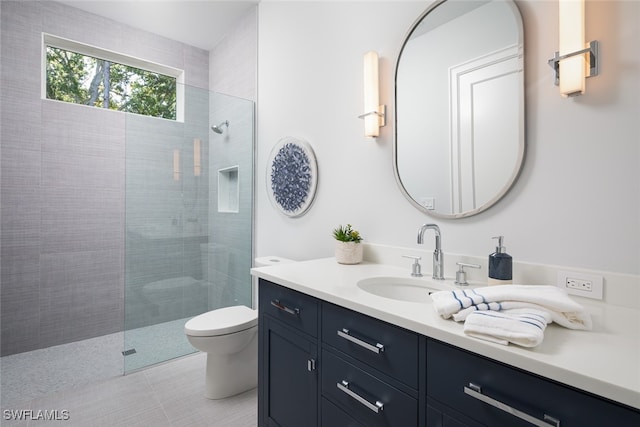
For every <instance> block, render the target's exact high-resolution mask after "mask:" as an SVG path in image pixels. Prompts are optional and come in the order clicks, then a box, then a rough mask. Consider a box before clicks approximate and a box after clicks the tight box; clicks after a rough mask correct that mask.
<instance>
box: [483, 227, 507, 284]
mask: <svg viewBox="0 0 640 427" xmlns="http://www.w3.org/2000/svg"><path fill="white" fill-rule="evenodd" d="M492 239H498V246H497V247H496V251H495V252H494V253H492V254H491V255H489V280H488V284H489V285H509V284H511V283H513V280H512V279H513V267H512V265H513V259H512V258H511V255H509V254H508V253H507V252H506V248H505V247H504V246H502V241H503V240H504V236H497V237H492Z"/></svg>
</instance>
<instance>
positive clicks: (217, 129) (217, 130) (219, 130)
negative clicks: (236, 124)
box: [211, 120, 229, 134]
mask: <svg viewBox="0 0 640 427" xmlns="http://www.w3.org/2000/svg"><path fill="white" fill-rule="evenodd" d="M222 126H226V127H229V120H225V121H224V122H222V123H220V124H219V125H217V126H216V125H213V126H211V130H212V131H214V132H215V133H217V134H222V131H223V129H222Z"/></svg>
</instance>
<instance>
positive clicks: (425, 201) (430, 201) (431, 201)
mask: <svg viewBox="0 0 640 427" xmlns="http://www.w3.org/2000/svg"><path fill="white" fill-rule="evenodd" d="M420 204H421V205H422V206H424V208H425V209H429V210H434V209H435V208H436V199H435V198H434V197H422V198H421V199H420Z"/></svg>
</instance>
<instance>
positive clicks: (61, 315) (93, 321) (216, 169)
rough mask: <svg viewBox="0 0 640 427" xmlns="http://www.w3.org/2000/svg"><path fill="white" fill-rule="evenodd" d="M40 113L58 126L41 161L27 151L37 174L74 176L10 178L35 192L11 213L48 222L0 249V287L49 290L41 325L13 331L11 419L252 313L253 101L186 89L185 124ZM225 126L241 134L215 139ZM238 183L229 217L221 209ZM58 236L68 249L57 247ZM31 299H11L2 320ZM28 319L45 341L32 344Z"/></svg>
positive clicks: (65, 109) (187, 349)
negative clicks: (15, 410) (217, 322)
mask: <svg viewBox="0 0 640 427" xmlns="http://www.w3.org/2000/svg"><path fill="white" fill-rule="evenodd" d="M41 114H42V116H43V117H44V118H49V117H51V118H53V119H52V120H49V121H48V122H46V123H45V122H43V125H42V132H41V133H42V136H41V138H42V142H41V144H42V149H41V151H35V149H34V150H31V151H33V153H35V154H37V159H38V167H40V166H39V165H40V163H42V164H43V165H45V166H47V165H48V163H47V162H49V163H51V164H53V165H58V163H59V165H58V166H59V167H60V171H64V173H63V172H60V173H57V174H54V172H55V171H53V169H51V171H49V170H48V169H47V170H45V166H43V167H42V168H43V170H42V172H41V171H40V170H39V169H38V170H36V171H35V172H34V173H37V178H38V179H33V180H32V179H30V178H29V177H30V176H31V175H29V177H27V178H29V179H26V178H25V177H26V175H25V174H24V173H23V172H24V170H25V169H22V168H19V167H15V168H8V169H6V170H3V191H4V188H5V187H4V186H5V185H7V186H10V185H12V184H11V183H12V182H14V181H15V183H16V184H15V187H16V189H17V190H19V191H20V192H21V193H20V194H23V195H25V196H24V197H22V198H20V199H15V201H14V199H6V198H3V202H4V201H7V203H3V215H12V217H15V218H19V215H20V213H21V212H25V209H26V212H35V213H37V214H38V216H37V218H36V217H34V221H31V222H28V221H23V222H22V223H21V225H20V226H21V227H23V228H24V229H23V230H22V229H21V234H15V238H14V240H15V242H16V244H13V246H8V245H6V244H5V246H3V247H2V254H3V265H2V268H3V279H4V277H5V276H4V274H5V271H7V272H10V271H13V270H15V271H17V272H18V273H20V276H19V277H20V278H28V279H29V280H32V281H33V283H32V284H31V282H29V283H27V282H26V281H25V282H24V283H23V284H22V289H24V290H25V292H26V291H27V290H29V292H31V290H33V292H36V293H37V292H40V295H39V296H38V295H37V294H36V296H35V297H36V300H38V299H39V301H40V306H39V313H40V318H34V319H31V318H28V319H27V318H25V320H20V321H21V322H22V324H24V328H23V329H20V331H23V333H24V337H25V339H23V340H22V341H20V340H18V339H15V340H13V337H12V336H11V335H9V334H5V330H6V328H5V324H4V323H3V337H2V338H3V357H2V390H1V393H2V398H3V408H4V407H5V406H4V405H5V404H11V402H20V401H27V400H29V399H32V398H34V397H38V396H39V395H43V394H47V393H50V392H53V391H56V389H57V388H61V387H68V386H74V385H79V384H81V383H82V382H85V383H86V382H92V381H96V380H99V379H103V378H106V377H109V376H114V375H122V374H123V373H127V372H131V371H134V370H137V369H140V368H142V367H146V366H149V365H151V364H155V363H159V362H163V361H166V360H169V359H171V358H175V357H179V356H182V355H185V354H188V353H192V352H194V351H195V349H194V348H193V347H191V345H190V344H189V343H188V341H187V339H186V336H185V334H184V324H185V322H186V321H187V320H188V319H190V318H191V317H193V316H195V315H198V314H200V313H203V312H206V311H209V310H213V309H216V308H220V307H225V306H230V305H239V304H244V305H248V306H251V302H252V295H251V277H250V274H249V269H250V267H251V260H252V258H253V257H252V228H253V227H252V223H253V216H252V210H253V194H252V191H253V150H254V142H253V135H254V131H253V127H254V104H253V102H252V101H249V100H246V99H240V98H236V97H232V96H227V95H222V94H218V93H214V92H209V91H207V90H204V89H200V88H195V87H185V88H184V120H183V121H176V120H167V119H159V118H155V117H148V116H142V115H136V114H125V113H114V112H109V111H103V110H101V109H93V108H89V107H85V106H77V105H72V104H66V103H59V102H43V103H42V112H41ZM215 117H218V120H219V118H220V117H226V118H228V121H225V122H223V123H222V124H219V123H217V121H218V120H216V122H213V121H212V120H211V118H215ZM229 121H231V122H233V123H234V132H233V135H230V134H227V137H226V138H216V137H215V136H214V135H213V134H212V132H211V130H210V129H212V128H213V127H218V128H220V129H222V127H224V126H228V123H229ZM45 125H48V126H46V127H45ZM221 126H222V127H221ZM228 139H231V140H233V144H228V143H226V142H228V141H225V140H228ZM2 144H3V149H4V144H5V141H4V140H3V141H2ZM74 150H75V151H74ZM78 150H80V152H78ZM31 151H29V152H28V154H31ZM32 157H33V156H31V157H28V158H25V159H26V160H25V161H27V160H29V159H31V158H32ZM40 159H42V160H40ZM87 159H88V164H87ZM33 167H35V166H33ZM47 167H49V166H47ZM220 171H222V173H221V172H220ZM229 171H231V172H229ZM11 174H13V175H11ZM41 175H42V181H41V179H40V176H41ZM35 176H36V175H34V177H35ZM229 176H231V177H233V179H227V178H226V177H229ZM220 177H222V178H223V181H224V182H223V183H222V186H221V183H220V181H221V179H220ZM45 178H46V180H45ZM41 182H43V183H45V184H41ZM52 183H54V184H56V185H57V187H55V188H54V187H52V185H53V184H52ZM58 183H59V185H58ZM230 183H231V184H232V185H235V187H234V191H236V192H237V198H236V200H235V209H231V210H230V209H228V208H227V207H226V206H223V207H221V206H220V203H219V200H221V197H220V192H221V189H222V191H223V192H224V193H225V194H226V192H228V191H229V188H228V186H229V185H230ZM47 186H49V187H47ZM5 194H8V193H5ZM234 194H236V193H234ZM26 196H28V197H26ZM223 196H224V195H223ZM222 199H224V197H222ZM28 203H31V204H32V206H30V205H27V204H28ZM40 212H42V219H41V217H40ZM33 215H35V214H33ZM45 215H46V218H47V219H46V220H45ZM48 218H53V220H50V219H48ZM27 219H30V217H29V218H27ZM30 224H33V227H34V228H33V230H31V229H27V227H29V226H30ZM61 224H62V225H63V226H64V227H62V228H61ZM56 227H57V228H56ZM63 232H64V233H66V234H64V235H62V234H61V233H63ZM40 235H41V236H42V237H41V238H40V237H39V238H40V239H41V240H42V242H43V243H39V241H38V242H36V243H38V244H35V243H34V244H31V243H32V241H35V237H34V236H40ZM58 236H59V237H60V239H59V240H60V241H62V242H63V247H62V248H61V247H60V245H56V246H54V245H53V244H52V242H54V239H53V238H57V237H58ZM78 236H89V237H88V238H79V237H78ZM16 239H23V240H20V241H19V240H16ZM6 241H8V240H6V239H5V240H3V244H4V242H6ZM24 248H27V249H29V251H30V252H28V253H27V252H25V249H24ZM32 248H33V250H32ZM62 249H63V250H64V253H61V254H58V252H59V251H61V250H62ZM12 251H13V252H12ZM18 251H21V252H18ZM55 251H58V252H55ZM14 252H15V256H13V255H12V254H13V253H14ZM23 253H24V254H26V255H28V256H26V255H23ZM5 256H6V257H5ZM17 257H20V258H17ZM12 259H16V260H19V261H20V263H21V264H20V270H19V271H18V270H16V269H17V267H15V268H13V267H11V265H12V264H6V263H9V262H10V260H12ZM27 262H31V263H32V264H26V263H27ZM14 264H15V263H14ZM15 265H18V264H15ZM7 266H9V268H7V269H5V267H7ZM10 268H13V270H10ZM23 271H24V274H23V273H22V272H23ZM32 285H33V286H32ZM22 297H23V294H13V293H4V292H3V293H2V301H1V303H2V310H3V311H5V310H13V311H15V310H16V309H17V308H19V307H21V306H22V305H23V303H22V302H21V301H22V300H17V299H16V298H22ZM12 298H13V299H12ZM36 308H38V307H36ZM7 312H8V311H7ZM36 313H38V311H36ZM45 316H46V317H45ZM17 319H21V318H18V317H17ZM31 320H33V322H35V323H34V324H35V325H40V326H39V327H40V330H39V331H36V332H34V333H32V334H31V335H29V333H30V331H31V329H28V328H33V327H34V326H33V325H32V323H28V321H31ZM3 322H4V317H3ZM7 325H8V324H7ZM105 325H107V326H108V327H105ZM9 326H10V325H9ZM7 327H8V326H7ZM45 338H46V339H45ZM27 339H28V340H27ZM37 340H40V341H37ZM21 346H22V347H21Z"/></svg>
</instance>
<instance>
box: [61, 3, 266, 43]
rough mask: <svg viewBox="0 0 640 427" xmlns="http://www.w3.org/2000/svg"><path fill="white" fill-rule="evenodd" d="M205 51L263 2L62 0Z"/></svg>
mask: <svg viewBox="0 0 640 427" xmlns="http://www.w3.org/2000/svg"><path fill="white" fill-rule="evenodd" d="M59 1H60V2H61V3H65V4H68V5H70V6H73V7H76V8H78V9H82V10H85V11H87V12H91V13H95V14H97V15H101V16H104V17H106V18H110V19H113V20H115V21H118V22H122V23H124V24H127V25H131V26H132V27H136V28H139V29H142V30H146V31H149V32H152V33H155V34H159V35H161V36H164V37H167V38H170V39H173V40H177V41H180V42H183V43H186V44H189V45H192V46H196V47H199V48H201V49H205V50H211V49H212V48H213V47H215V46H216V45H217V44H218V42H219V41H220V40H222V39H223V38H224V36H225V35H226V34H227V33H228V32H229V30H231V29H232V28H233V26H234V25H236V23H237V22H238V20H239V19H240V18H242V17H243V16H244V15H245V14H246V13H247V12H248V11H249V9H251V8H252V7H254V6H255V5H256V4H258V2H259V1H260V0H226V1H225V0H59Z"/></svg>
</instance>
